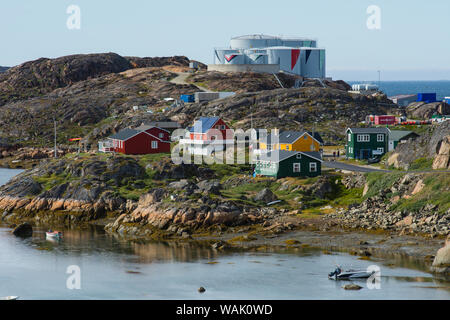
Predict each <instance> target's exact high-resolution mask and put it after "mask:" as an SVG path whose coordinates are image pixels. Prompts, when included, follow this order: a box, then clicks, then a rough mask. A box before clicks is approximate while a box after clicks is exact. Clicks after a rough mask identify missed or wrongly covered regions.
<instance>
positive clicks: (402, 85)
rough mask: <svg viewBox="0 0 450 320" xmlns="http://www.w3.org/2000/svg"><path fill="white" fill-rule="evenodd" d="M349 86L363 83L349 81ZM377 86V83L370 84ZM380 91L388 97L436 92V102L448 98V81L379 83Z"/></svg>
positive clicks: (449, 83) (449, 95)
mask: <svg viewBox="0 0 450 320" xmlns="http://www.w3.org/2000/svg"><path fill="white" fill-rule="evenodd" d="M348 83H349V84H350V85H352V84H356V83H365V81H349V82H348ZM371 83H373V84H379V83H378V81H374V82H371ZM380 89H381V90H382V91H383V92H384V93H386V94H387V96H388V97H390V96H395V95H399V94H416V93H433V92H436V96H437V100H439V101H442V100H443V99H444V97H450V81H381V83H380Z"/></svg>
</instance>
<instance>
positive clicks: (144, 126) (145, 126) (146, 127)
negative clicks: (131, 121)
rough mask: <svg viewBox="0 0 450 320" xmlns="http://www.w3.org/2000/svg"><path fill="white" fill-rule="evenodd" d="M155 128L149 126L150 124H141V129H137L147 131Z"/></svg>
mask: <svg viewBox="0 0 450 320" xmlns="http://www.w3.org/2000/svg"><path fill="white" fill-rule="evenodd" d="M154 127H155V126H151V125H148V124H141V125H140V126H139V127H137V128H136V130H139V131H146V130H148V129H151V128H154Z"/></svg>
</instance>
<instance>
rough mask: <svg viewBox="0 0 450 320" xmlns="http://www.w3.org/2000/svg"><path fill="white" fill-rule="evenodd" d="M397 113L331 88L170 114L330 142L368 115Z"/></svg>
mask: <svg viewBox="0 0 450 320" xmlns="http://www.w3.org/2000/svg"><path fill="white" fill-rule="evenodd" d="M387 112H398V108H396V107H395V105H394V104H393V103H392V102H390V100H388V99H387V98H386V97H385V96H378V97H368V96H363V95H356V94H350V93H348V92H346V91H342V90H337V89H331V88H316V87H307V88H299V89H274V90H266V91H259V92H249V93H242V94H238V95H236V96H234V97H230V98H226V99H221V100H216V101H212V102H209V103H201V104H197V103H193V104H189V105H185V106H184V107H178V108H173V109H170V110H168V112H167V115H168V116H170V117H171V118H172V119H173V120H176V121H180V122H181V123H183V124H185V125H190V124H191V123H192V121H193V120H194V119H195V118H198V117H200V116H220V117H222V118H223V119H225V121H227V122H228V123H230V124H231V126H232V127H234V128H242V129H248V128H250V127H251V125H253V127H254V128H268V129H272V128H280V129H297V130H299V129H302V128H304V129H308V130H312V129H313V126H315V129H316V130H318V131H320V132H321V134H322V133H323V136H324V138H325V140H328V141H330V142H333V141H336V142H337V141H338V140H340V139H342V137H343V135H344V132H345V128H346V127H348V126H351V125H356V124H357V123H358V122H360V121H363V120H364V119H365V117H366V115H367V114H385V113H387Z"/></svg>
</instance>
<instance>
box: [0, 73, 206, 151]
mask: <svg viewBox="0 0 450 320" xmlns="http://www.w3.org/2000/svg"><path fill="white" fill-rule="evenodd" d="M172 77H174V74H173V73H171V72H168V71H165V70H163V69H161V68H140V69H132V70H128V71H125V72H121V73H110V74H107V75H104V76H99V77H97V78H94V79H88V80H84V81H78V82H76V83H74V84H72V85H70V86H66V87H63V88H59V89H56V90H54V91H52V92H50V93H47V94H44V95H41V96H39V97H35V98H31V99H28V100H21V101H17V102H12V103H8V104H6V105H4V106H2V107H1V109H2V112H1V113H0V136H1V137H3V138H4V139H8V140H9V141H10V142H11V143H20V144H28V145H36V146H45V145H47V146H49V145H50V144H49V142H50V140H51V139H52V136H53V116H56V119H58V130H59V135H58V139H59V143H67V140H68V139H69V138H73V137H75V136H84V135H86V134H88V133H89V132H91V131H92V130H93V129H94V127H101V126H102V124H105V123H113V126H112V127H113V128H114V127H116V125H115V122H116V119H117V120H119V119H121V118H122V117H125V114H126V113H131V114H133V112H132V107H133V106H142V105H145V106H149V107H152V108H153V110H155V116H154V117H153V118H158V117H159V116H160V114H161V112H158V110H160V109H161V108H165V107H167V104H166V103H165V102H164V101H162V99H163V98H166V97H172V98H176V97H177V96H179V95H180V93H183V92H186V93H193V92H195V91H197V90H198V89H197V88H196V87H195V86H190V85H175V84H172V83H170V82H169V81H168V80H169V79H170V78H172ZM147 115H149V114H147ZM144 118H145V117H141V122H142V121H143V120H144ZM139 124H140V123H139ZM110 132H111V131H107V132H105V134H109V133H110Z"/></svg>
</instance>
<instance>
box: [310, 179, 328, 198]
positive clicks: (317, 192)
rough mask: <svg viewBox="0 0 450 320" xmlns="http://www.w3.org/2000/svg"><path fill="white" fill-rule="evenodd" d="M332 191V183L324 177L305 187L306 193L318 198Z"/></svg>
mask: <svg viewBox="0 0 450 320" xmlns="http://www.w3.org/2000/svg"><path fill="white" fill-rule="evenodd" d="M332 191H333V185H332V184H331V182H330V180H328V178H326V177H320V178H319V180H317V181H316V182H315V183H314V184H312V185H311V186H309V187H307V188H306V189H305V192H306V193H309V194H311V195H313V196H315V197H317V198H320V199H324V198H325V197H326V195H327V194H328V193H330V192H332Z"/></svg>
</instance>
